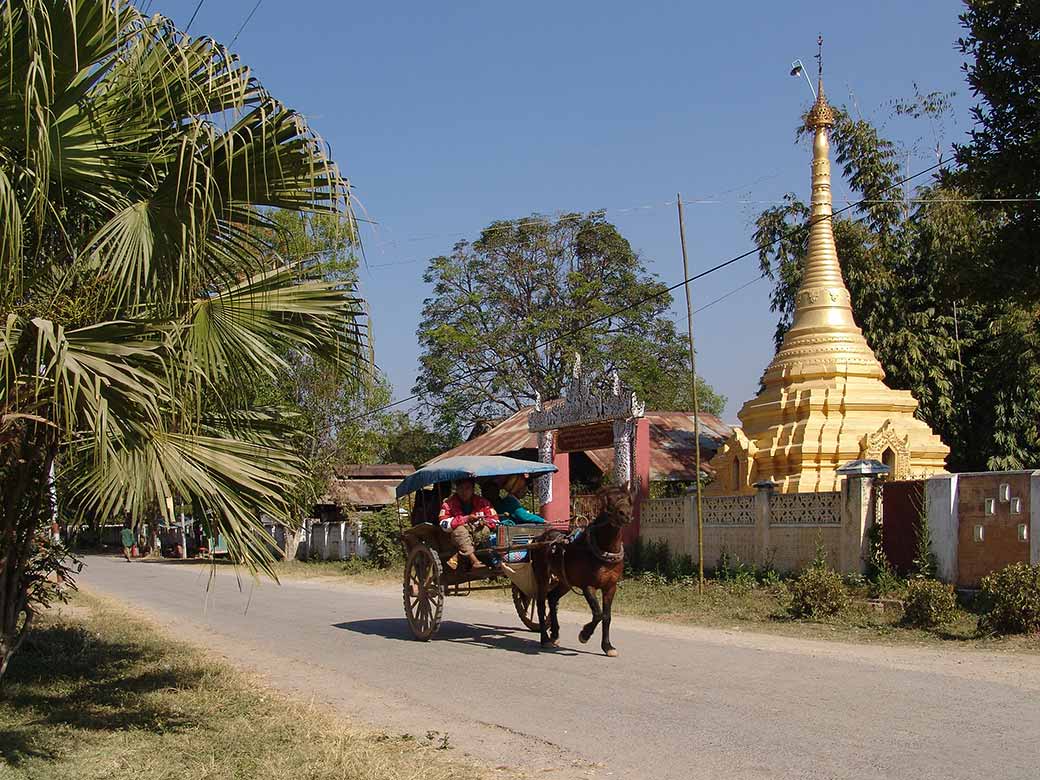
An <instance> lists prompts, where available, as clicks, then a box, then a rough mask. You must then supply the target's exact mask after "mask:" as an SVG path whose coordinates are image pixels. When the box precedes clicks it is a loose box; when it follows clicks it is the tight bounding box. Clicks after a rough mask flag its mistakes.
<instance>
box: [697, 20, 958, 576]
mask: <svg viewBox="0 0 1040 780" xmlns="http://www.w3.org/2000/svg"><path fill="white" fill-rule="evenodd" d="M818 43H819V44H820V49H821V51H820V54H818V55H817V59H818V60H819V61H820V62H821V65H820V74H819V88H818V91H817V92H816V95H815V97H816V100H815V102H814V103H813V106H812V108H811V109H810V110H809V113H808V114H807V115H806V119H805V121H806V127H807V129H808V130H809V132H810V133H811V134H812V136H813V155H812V199H811V203H812V209H811V214H812V216H811V221H810V225H809V245H808V251H807V253H806V256H805V263H804V267H803V268H802V280H801V284H800V285H799V287H798V293H797V296H796V298H795V306H794V313H793V317H792V321H791V327H790V328H789V329H788V330H787V333H786V334H785V335H784V342H783V344H781V345H780V349H779V350H777V353H776V355H775V356H774V357H773V360H772V362H771V363H770V364H769V366H768V367H767V368H766V370H765V373H764V374H763V375H762V386H761V388H760V389H759V392H758V394H757V395H756V396H755V397H754V398H752V399H750V400H749V401H747V402H746V403H745V404H744V405H743V406H742V407H741V409H740V412H739V413H738V416H739V417H740V423H741V424H740V427H738V428H735V429H734V431H733V433H732V435H731V436H730V437H729V438H728V439H727V440H726V442H725V444H724V445H723V446H722V449H720V450H719V452H718V453H717V454H716V455H715V457H714V458H713V459H712V467H713V468H714V470H715V473H716V474H717V475H718V478H717V479H716V480H715V482H713V483H712V485H710V486H709V487H708V492H709V494H714V495H732V494H750V493H754V492H755V490H756V487H755V485H756V483H757V482H764V481H768V482H772V483H773V484H774V485H775V486H776V489H777V490H778V491H780V492H782V493H791V492H829V491H836V490H839V489H841V485H842V480H843V479H844V478H843V477H842V476H841V475H840V474H839V473H838V469H839V468H840V467H841V466H843V465H845V464H846V463H848V462H849V461H851V460H857V459H863V458H866V459H875V460H880V461H882V462H884V463H885V464H886V465H888V466H889V467H890V468H891V469H892V472H891V473H892V476H893V477H894V478H895V479H908V478H909V477H910V476H911V475H927V474H934V473H937V472H941V471H942V470H943V469H944V467H945V461H946V455H947V453H949V448H948V447H946V445H944V444H943V443H942V441H941V440H940V439H939V437H938V436H936V435H935V434H933V433H932V431H931V430H930V429H929V427H928V425H927V423H925V422H924V421H922V420H919V419H917V418H916V417H915V416H914V412H915V411H916V410H917V401H916V400H915V399H914V397H913V395H911V394H910V392H909V391H906V390H893V389H891V388H889V387H887V386H886V385H885V383H884V382H883V381H882V380H883V379H884V376H885V372H884V371H883V370H882V368H881V364H880V363H879V362H878V360H877V358H876V357H875V356H874V353H873V351H872V350H871V349H870V347H869V346H868V344H867V342H866V339H864V338H863V332H862V331H861V330H860V329H859V327H858V326H857V325H856V320H855V318H854V317H853V314H852V303H851V299H850V296H849V291H848V288H847V287H846V286H845V280H844V279H843V278H842V274H841V266H840V265H839V263H838V252H837V248H836V247H835V243H834V230H833V225H832V217H833V205H832V201H831V161H830V139H829V135H830V132H831V129H832V128H833V127H834V124H835V119H836V116H835V112H834V110H833V109H832V108H831V107H830V106H829V105H828V104H827V98H826V96H825V95H824V92H823V66H822V60H823V57H822V48H823V41H822V39H820V40H819V41H818ZM799 65H800V63H799ZM843 533H844V531H843ZM861 542H862V540H860V543H861ZM764 549H765V548H763V550H760V551H759V554H760V555H764V554H765V553H764ZM858 549H859V547H857V550H858Z"/></svg>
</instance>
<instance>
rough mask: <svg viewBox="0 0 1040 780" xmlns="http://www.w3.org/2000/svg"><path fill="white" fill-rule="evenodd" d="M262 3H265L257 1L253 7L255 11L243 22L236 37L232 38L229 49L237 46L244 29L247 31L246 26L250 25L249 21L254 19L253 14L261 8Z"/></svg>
mask: <svg viewBox="0 0 1040 780" xmlns="http://www.w3.org/2000/svg"><path fill="white" fill-rule="evenodd" d="M262 2H264V0H256V5H254V6H253V10H252V11H250V12H249V15H248V16H247V17H246V20H245V21H244V22H242V26H241V27H239V28H238V32H237V33H235V37H234V38H232V39H231V43H229V44H228V46H229V47H230V46H234V45H235V41H237V40H238V36H239V35H241V34H242V31H243V30H244V29H246V25H247V24H249V20H250V19H252V18H253V14H255V13H256V9H257V8H259V7H260V4H261V3H262Z"/></svg>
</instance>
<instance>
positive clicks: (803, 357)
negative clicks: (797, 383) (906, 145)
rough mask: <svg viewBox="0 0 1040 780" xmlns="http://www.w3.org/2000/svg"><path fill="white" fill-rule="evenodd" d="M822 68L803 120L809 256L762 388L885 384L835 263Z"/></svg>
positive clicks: (830, 120)
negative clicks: (811, 381)
mask: <svg viewBox="0 0 1040 780" xmlns="http://www.w3.org/2000/svg"><path fill="white" fill-rule="evenodd" d="M819 43H820V47H821V54H817V55H816V56H817V59H818V60H819V61H820V62H821V65H820V74H819V82H818V83H819V86H818V88H817V91H816V102H815V103H814V104H813V107H812V108H811V109H810V110H809V113H808V114H807V115H806V120H805V123H806V127H807V128H808V129H809V131H810V132H811V133H812V134H813V159H812V200H811V203H812V208H811V217H810V221H809V251H808V254H807V256H806V259H805V267H804V268H803V270H802V281H801V284H800V285H799V287H798V294H797V295H796V297H795V309H794V316H793V318H792V321H791V327H790V329H789V330H788V331H787V335H786V336H785V337H784V343H783V344H782V345H781V347H780V350H779V351H778V352H777V354H776V357H775V358H774V359H773V362H772V363H771V364H770V365H769V367H768V368H767V369H766V372H765V375H764V376H763V382H764V383H766V384H768V383H770V382H771V381H781V380H782V379H783V378H784V377H788V376H790V375H791V374H792V373H797V374H802V375H804V374H806V373H810V374H812V373H816V372H817V371H820V370H822V371H823V372H824V373H834V372H837V373H838V374H849V373H851V374H858V375H861V376H863V375H867V376H874V377H877V378H878V379H882V378H884V375H885V372H884V370H883V369H882V368H881V364H880V363H879V362H878V360H877V358H876V357H874V353H873V351H872V350H871V349H870V347H869V346H868V345H867V342H866V340H865V339H864V338H863V333H862V331H861V330H860V329H859V327H858V326H857V325H856V320H855V318H854V317H853V315H852V298H851V296H850V295H849V291H848V288H846V287H845V280H844V279H843V278H842V275H841V266H840V265H839V263H838V250H837V248H836V247H835V244H834V226H833V221H832V214H833V204H832V199H831V160H830V140H829V138H828V135H829V133H830V130H831V128H832V127H834V120H835V117H834V110H833V109H832V108H831V107H830V105H828V103H827V97H826V95H825V94H824V91H823V66H822V46H823V40H822V38H821V39H820V41H819Z"/></svg>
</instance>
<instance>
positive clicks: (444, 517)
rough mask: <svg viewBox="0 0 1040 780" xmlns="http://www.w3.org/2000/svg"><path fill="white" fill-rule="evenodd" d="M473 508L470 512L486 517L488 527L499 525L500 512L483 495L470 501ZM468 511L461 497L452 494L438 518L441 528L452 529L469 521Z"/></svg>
mask: <svg viewBox="0 0 1040 780" xmlns="http://www.w3.org/2000/svg"><path fill="white" fill-rule="evenodd" d="M470 507H472V508H471V510H470V512H469V514H471V515H475V516H478V517H481V516H482V517H483V518H484V524H485V525H486V526H487V527H488V528H494V527H495V526H497V525H498V513H497V512H496V511H495V508H494V507H493V506H491V502H490V501H488V500H487V499H486V498H483V497H482V496H473V499H472V501H470ZM466 514H467V513H466V512H465V510H463V508H462V502H461V501H460V500H459V497H458V496H456V495H452V496H450V497H449V498H448V500H447V501H445V502H444V503H443V504H441V513H440V517H439V518H438V522H439V523H440V526H441V528H443V529H444V530H445V531H450V530H451V529H453V528H457V527H459V526H460V525H462V524H463V523H466V522H468V520H467V518H466Z"/></svg>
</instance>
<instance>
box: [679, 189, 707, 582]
mask: <svg viewBox="0 0 1040 780" xmlns="http://www.w3.org/2000/svg"><path fill="white" fill-rule="evenodd" d="M675 202H676V205H677V206H678V207H679V243H680V244H681V245H682V270H683V287H684V288H685V290H686V329H687V335H688V336H689V339H690V385H691V388H692V390H693V452H694V455H693V457H694V464H695V466H694V483H693V484H694V488H693V490H694V493H695V494H696V496H697V592H698V593H704V516H703V514H702V512H701V407H700V404H699V403H698V401H697V353H696V352H695V351H694V349H693V301H692V299H691V298H690V264H689V261H688V260H687V259H686V225H685V223H684V222H683V210H682V193H676V194H675Z"/></svg>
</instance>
